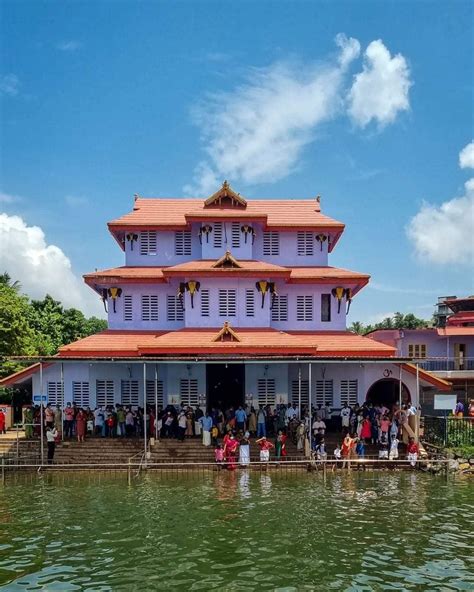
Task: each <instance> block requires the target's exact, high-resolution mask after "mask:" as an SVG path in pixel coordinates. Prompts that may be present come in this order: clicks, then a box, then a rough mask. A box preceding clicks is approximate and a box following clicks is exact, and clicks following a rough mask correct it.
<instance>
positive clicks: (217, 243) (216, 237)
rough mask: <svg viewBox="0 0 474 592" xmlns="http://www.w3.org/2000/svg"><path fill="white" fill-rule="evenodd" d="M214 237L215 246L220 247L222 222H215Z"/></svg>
mask: <svg viewBox="0 0 474 592" xmlns="http://www.w3.org/2000/svg"><path fill="white" fill-rule="evenodd" d="M212 237H213V241H214V247H215V248H217V249H220V248H221V247H222V222H215V223H214V227H213V229H212Z"/></svg>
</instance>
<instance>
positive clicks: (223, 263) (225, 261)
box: [212, 251, 242, 268]
mask: <svg viewBox="0 0 474 592" xmlns="http://www.w3.org/2000/svg"><path fill="white" fill-rule="evenodd" d="M212 267H215V268H219V267H221V268H222V267H223V268H229V267H234V268H241V267H242V265H240V263H239V262H238V261H237V259H236V258H235V257H234V256H233V255H232V253H231V252H230V251H226V252H225V254H224V255H222V257H221V258H220V259H218V260H217V261H216V262H215V263H213V265H212Z"/></svg>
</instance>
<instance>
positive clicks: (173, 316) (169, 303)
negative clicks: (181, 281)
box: [166, 294, 184, 321]
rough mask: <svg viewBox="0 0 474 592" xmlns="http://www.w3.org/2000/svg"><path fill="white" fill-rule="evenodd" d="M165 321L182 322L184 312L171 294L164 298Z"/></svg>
mask: <svg viewBox="0 0 474 592" xmlns="http://www.w3.org/2000/svg"><path fill="white" fill-rule="evenodd" d="M166 319H167V320H168V321H184V310H183V307H182V305H181V302H179V301H178V298H176V296H174V295H173V294H168V295H167V296H166Z"/></svg>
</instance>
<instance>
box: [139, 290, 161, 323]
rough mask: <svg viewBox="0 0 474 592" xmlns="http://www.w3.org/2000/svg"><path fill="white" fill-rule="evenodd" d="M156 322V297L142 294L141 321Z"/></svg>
mask: <svg viewBox="0 0 474 592" xmlns="http://www.w3.org/2000/svg"><path fill="white" fill-rule="evenodd" d="M157 320H158V296H157V295H156V294H151V295H148V294H142V321H157Z"/></svg>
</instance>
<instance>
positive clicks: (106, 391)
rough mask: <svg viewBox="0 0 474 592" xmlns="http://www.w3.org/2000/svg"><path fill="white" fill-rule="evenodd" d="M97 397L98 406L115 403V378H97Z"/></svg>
mask: <svg viewBox="0 0 474 592" xmlns="http://www.w3.org/2000/svg"><path fill="white" fill-rule="evenodd" d="M95 397H96V405H97V406H98V407H107V406H108V405H113V404H114V402H115V401H114V399H115V396H114V381H113V380H96V382H95Z"/></svg>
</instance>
